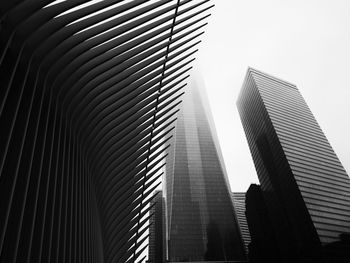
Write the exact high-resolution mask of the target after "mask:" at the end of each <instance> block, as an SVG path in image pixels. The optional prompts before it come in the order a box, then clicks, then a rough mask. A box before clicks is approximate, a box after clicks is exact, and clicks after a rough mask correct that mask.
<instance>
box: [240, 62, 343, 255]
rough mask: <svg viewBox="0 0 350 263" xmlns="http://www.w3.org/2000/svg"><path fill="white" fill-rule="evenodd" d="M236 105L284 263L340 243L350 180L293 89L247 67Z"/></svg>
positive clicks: (293, 86)
mask: <svg viewBox="0 0 350 263" xmlns="http://www.w3.org/2000/svg"><path fill="white" fill-rule="evenodd" d="M237 106H238V110H239V113H240V117H241V120H242V124H243V127H244V131H245V133H246V137H247V140H248V144H249V147H250V150H251V153H252V157H253V160H254V164H255V168H256V170H257V173H258V177H259V181H260V184H261V190H262V192H263V196H264V199H265V202H266V206H267V208H268V211H269V214H270V218H271V220H272V225H273V227H275V228H276V239H277V243H278V245H279V248H280V251H281V253H282V255H283V256H284V257H283V260H284V261H295V260H299V259H304V260H306V261H307V260H312V258H313V256H314V255H315V254H317V255H319V251H320V247H321V246H323V247H328V246H330V244H336V243H337V242H342V241H341V237H344V236H346V233H349V232H350V180H349V177H348V175H347V173H346V172H345V170H344V168H343V166H342V164H341V163H340V161H339V159H338V158H337V156H336V154H335V153H334V151H333V149H332V147H331V145H330V144H329V142H328V140H327V138H326V137H325V135H324V133H323V132H322V130H321V128H320V126H319V125H318V123H317V121H316V119H315V117H314V116H313V114H312V113H311V111H310V109H309V108H308V106H307V104H306V102H305V100H304V99H303V97H302V96H301V94H300V92H299V91H298V89H297V88H296V86H295V85H293V84H290V83H288V82H286V81H283V80H280V79H277V78H275V77H272V76H270V75H268V74H265V73H262V72H260V71H257V70H254V69H251V68H249V69H248V72H247V74H246V77H245V80H244V83H243V87H242V90H241V92H240V95H239V98H238V101H237ZM343 240H344V238H343ZM345 240H346V238H345ZM343 243H344V242H343ZM345 243H346V242H345ZM325 253H326V254H328V252H325ZM281 260H282V259H281Z"/></svg>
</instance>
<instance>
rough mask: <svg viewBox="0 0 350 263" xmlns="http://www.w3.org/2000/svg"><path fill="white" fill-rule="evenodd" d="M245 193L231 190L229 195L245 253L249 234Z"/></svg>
mask: <svg viewBox="0 0 350 263" xmlns="http://www.w3.org/2000/svg"><path fill="white" fill-rule="evenodd" d="M245 194H246V193H244V192H233V193H231V197H232V201H233V204H234V207H235V213H236V217H237V221H238V226H239V229H240V231H241V235H242V240H243V243H244V247H245V251H246V254H248V245H249V243H250V234H249V229H248V223H247V218H246V205H245Z"/></svg>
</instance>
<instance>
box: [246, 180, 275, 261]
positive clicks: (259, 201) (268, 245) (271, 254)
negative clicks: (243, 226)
mask: <svg viewBox="0 0 350 263" xmlns="http://www.w3.org/2000/svg"><path fill="white" fill-rule="evenodd" d="M245 206H246V212H245V215H246V219H247V223H248V228H249V234H250V238H251V242H250V243H249V246H248V250H249V252H248V258H249V262H250V263H264V262H271V263H273V262H274V263H277V262H281V256H280V254H279V248H278V244H277V242H276V238H275V230H276V229H277V228H275V227H274V226H273V225H272V224H271V220H270V216H269V213H268V210H267V207H266V204H265V200H264V196H263V194H262V191H261V189H260V186H259V185H256V184H251V185H250V186H249V189H248V191H247V193H246V198H245Z"/></svg>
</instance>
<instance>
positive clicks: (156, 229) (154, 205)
mask: <svg viewBox="0 0 350 263" xmlns="http://www.w3.org/2000/svg"><path fill="white" fill-rule="evenodd" d="M150 205H151V209H150V213H151V217H150V227H149V245H148V247H149V248H148V261H147V262H148V263H164V262H165V251H166V250H165V199H164V197H163V196H162V191H161V190H157V191H155V192H154V198H153V200H152V201H151V203H150Z"/></svg>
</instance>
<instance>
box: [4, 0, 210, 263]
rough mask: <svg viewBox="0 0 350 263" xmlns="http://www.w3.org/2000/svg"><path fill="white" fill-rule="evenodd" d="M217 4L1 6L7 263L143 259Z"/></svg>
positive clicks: (180, 0)
mask: <svg viewBox="0 0 350 263" xmlns="http://www.w3.org/2000/svg"><path fill="white" fill-rule="evenodd" d="M210 7H211V6H210V5H209V1H206V0H204V1H201V0H196V1H189V0H155V1H148V0H137V1H128V0H108V1H86V0H74V1H55V0H35V1H17V0H14V1H0V131H1V134H0V262H17V261H21V262H28V263H29V262H35V263H36V262H45V263H46V262H56V263H58V262H84V263H85V262H99V263H100V262H106V263H107V262H134V261H139V260H142V258H139V256H140V255H142V252H143V250H144V249H145V248H146V246H145V240H146V239H147V236H146V234H147V231H146V230H147V226H148V220H147V219H145V215H147V214H148V209H149V202H150V200H151V198H150V197H151V196H152V193H153V191H154V188H155V187H156V186H155V184H156V182H155V181H154V180H155V179H156V178H159V176H160V174H161V171H160V170H159V169H158V166H159V165H160V164H161V163H162V162H163V160H164V158H165V153H164V152H165V148H166V146H167V145H168V143H169V134H168V133H167V132H168V131H169V130H171V129H172V128H173V126H174V119H175V117H176V105H178V104H179V103H180V100H179V96H177V95H178V94H179V93H181V89H182V87H183V85H184V84H185V82H186V78H185V77H184V76H185V75H186V74H187V72H188V71H189V69H190V66H189V64H190V63H191V62H192V61H193V60H194V58H193V55H194V53H195V52H196V51H197V49H196V45H197V44H198V43H199V42H200V41H199V40H198V37H199V36H200V35H201V34H202V33H203V32H202V29H203V26H204V25H205V22H204V19H205V18H206V17H208V16H209V14H208V12H207V10H208V9H209V8H210ZM174 93H175V94H176V95H174ZM171 95H174V96H175V97H171ZM170 97H171V98H170Z"/></svg>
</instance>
